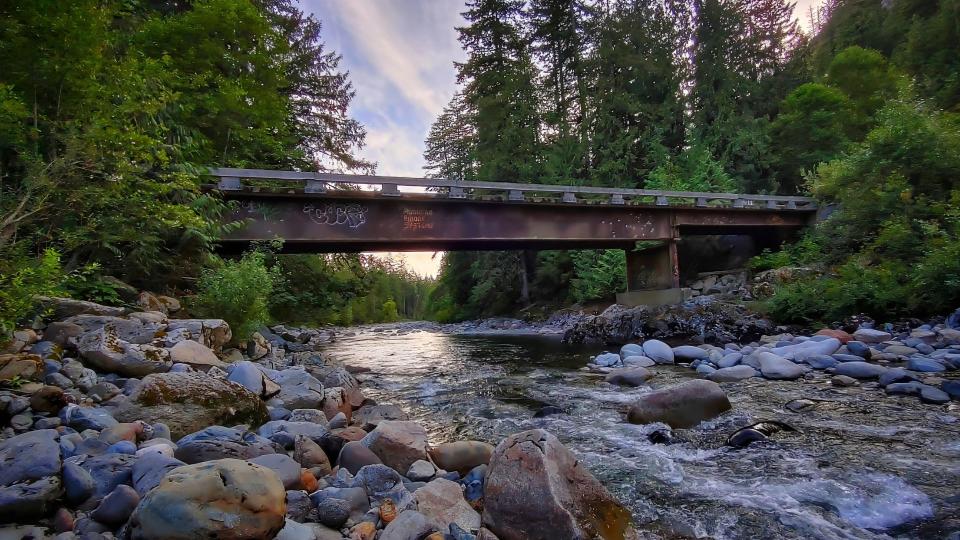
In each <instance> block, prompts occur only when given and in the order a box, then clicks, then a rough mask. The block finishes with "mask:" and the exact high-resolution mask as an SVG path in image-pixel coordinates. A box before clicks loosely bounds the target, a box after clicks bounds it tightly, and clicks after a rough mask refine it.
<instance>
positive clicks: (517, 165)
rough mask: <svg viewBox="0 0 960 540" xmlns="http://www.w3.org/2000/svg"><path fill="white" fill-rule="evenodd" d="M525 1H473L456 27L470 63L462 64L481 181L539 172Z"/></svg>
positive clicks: (527, 177) (531, 177)
mask: <svg viewBox="0 0 960 540" xmlns="http://www.w3.org/2000/svg"><path fill="white" fill-rule="evenodd" d="M523 4H524V3H523V1H522V0H473V1H471V2H469V3H468V4H467V11H465V12H464V13H463V16H464V18H465V19H466V21H467V23H468V24H467V25H466V26H463V27H460V28H457V31H458V32H459V33H460V43H462V44H463V47H464V49H465V50H466V52H467V61H466V62H464V63H461V64H458V65H457V69H458V82H459V83H460V84H462V85H463V87H464V90H463V93H464V99H465V100H466V102H467V104H468V105H469V106H470V107H471V108H473V110H474V111H475V115H474V118H475V121H476V142H475V145H474V152H473V153H474V160H475V161H476V163H477V171H476V177H477V179H478V180H485V181H512V182H532V181H536V180H537V178H538V176H539V169H540V162H541V159H540V141H539V125H540V123H539V115H538V110H537V94H536V91H535V80H536V68H535V67H534V65H533V61H532V59H531V57H530V51H529V46H528V43H527V39H526V37H525V36H524V34H523V32H522V31H521V26H520V24H521V21H520V17H521V12H522V9H523Z"/></svg>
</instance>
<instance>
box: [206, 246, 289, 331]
mask: <svg viewBox="0 0 960 540" xmlns="http://www.w3.org/2000/svg"><path fill="white" fill-rule="evenodd" d="M265 260H266V255H265V254H264V253H263V252H262V251H250V252H247V253H245V254H244V255H243V257H241V258H240V259H238V260H235V261H230V260H223V261H219V264H218V265H217V266H215V267H213V268H210V269H207V270H205V271H204V272H203V274H202V275H201V277H200V281H199V284H198V294H197V298H196V300H195V306H194V307H195V310H196V311H197V312H198V313H199V314H201V315H202V316H205V317H215V318H219V319H223V320H225V321H227V323H228V324H229V325H230V329H231V330H232V331H233V341H234V342H237V343H238V342H243V341H245V340H246V339H247V338H248V337H250V335H251V334H252V333H253V332H255V331H256V330H257V328H259V327H261V326H264V325H266V324H267V323H269V322H270V312H269V310H268V309H267V306H268V304H269V302H270V296H271V294H272V293H273V289H274V284H275V283H277V282H278V280H279V279H280V274H279V272H278V271H277V270H276V269H274V270H271V269H268V268H267V265H266V263H265Z"/></svg>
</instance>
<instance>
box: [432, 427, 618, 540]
mask: <svg viewBox="0 0 960 540" xmlns="http://www.w3.org/2000/svg"><path fill="white" fill-rule="evenodd" d="M421 489H422V488H421ZM482 521H483V525H484V526H485V527H486V528H488V529H490V531H492V532H493V533H494V534H496V535H497V538H499V539H500V540H556V539H559V538H602V539H604V540H614V539H623V538H626V537H627V535H628V534H629V532H630V530H631V527H630V512H629V511H627V509H626V508H624V507H623V506H622V505H621V504H620V503H619V502H617V501H616V499H614V498H613V496H611V495H610V493H608V492H607V490H606V489H604V487H603V485H601V484H600V482H599V481H597V479H596V478H594V477H593V475H591V474H590V472H589V471H587V470H586V468H584V466H583V464H582V463H581V462H580V461H579V460H578V459H577V458H576V457H575V456H574V455H573V454H572V453H571V452H570V451H569V450H567V448H566V447H564V446H563V445H562V444H561V443H560V441H559V440H557V438H556V437H555V436H553V435H552V434H550V433H548V432H547V431H545V430H542V429H534V430H530V431H524V432H522V433H517V434H514V435H511V436H509V437H507V438H506V439H504V440H503V441H501V442H500V444H499V445H498V446H497V448H496V450H494V452H493V457H492V458H491V460H490V469H489V471H488V473H487V477H486V487H485V491H484V509H483V518H482Z"/></svg>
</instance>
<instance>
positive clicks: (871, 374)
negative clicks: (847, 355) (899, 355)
mask: <svg viewBox="0 0 960 540" xmlns="http://www.w3.org/2000/svg"><path fill="white" fill-rule="evenodd" d="M886 372H887V368H886V367H884V366H881V365H878V364H870V363H867V362H843V363H841V364H837V367H835V368H834V374H836V375H846V376H847V377H853V378H854V379H875V378H877V377H879V376H880V375H883V374H884V373H886Z"/></svg>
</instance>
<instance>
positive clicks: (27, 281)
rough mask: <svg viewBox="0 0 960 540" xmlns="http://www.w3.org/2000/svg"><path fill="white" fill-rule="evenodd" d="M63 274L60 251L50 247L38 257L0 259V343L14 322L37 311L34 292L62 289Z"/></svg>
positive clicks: (54, 291) (15, 323) (8, 333)
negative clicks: (35, 258)
mask: <svg viewBox="0 0 960 540" xmlns="http://www.w3.org/2000/svg"><path fill="white" fill-rule="evenodd" d="M63 278H64V276H63V270H62V268H61V266H60V254H59V253H58V252H57V251H56V250H53V249H48V250H46V251H44V252H43V255H42V256H41V257H40V259H39V260H34V259H33V258H31V257H18V258H17V259H15V260H12V261H11V260H7V261H4V262H3V263H0V343H2V342H4V341H6V340H7V339H9V337H10V335H11V334H12V332H13V331H14V329H15V327H16V325H17V323H20V322H22V321H23V320H24V319H26V318H28V317H30V316H31V315H36V314H37V312H36V309H37V302H36V300H35V297H36V296H37V295H42V296H56V295H57V294H60V293H61V289H60V284H61V282H62V281H63Z"/></svg>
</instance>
